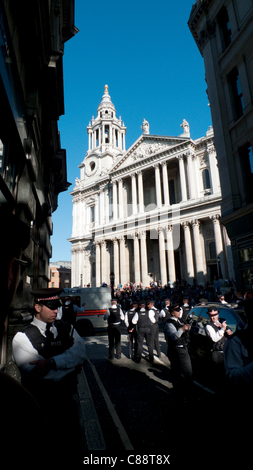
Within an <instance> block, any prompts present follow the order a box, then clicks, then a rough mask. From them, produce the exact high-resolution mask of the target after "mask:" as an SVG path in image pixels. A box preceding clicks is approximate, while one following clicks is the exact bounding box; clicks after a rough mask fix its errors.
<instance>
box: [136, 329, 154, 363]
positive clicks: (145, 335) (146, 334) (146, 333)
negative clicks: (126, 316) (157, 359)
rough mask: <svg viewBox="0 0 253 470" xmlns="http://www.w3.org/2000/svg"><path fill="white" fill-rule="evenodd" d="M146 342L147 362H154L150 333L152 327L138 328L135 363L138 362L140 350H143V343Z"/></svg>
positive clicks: (151, 333)
mask: <svg viewBox="0 0 253 470" xmlns="http://www.w3.org/2000/svg"><path fill="white" fill-rule="evenodd" d="M144 339H145V340H146V343H147V347H148V352H149V360H150V362H153V360H154V353H153V349H154V335H153V331H152V326H148V327H142V328H138V333H137V352H136V362H140V360H141V355H142V349H143V341H144Z"/></svg>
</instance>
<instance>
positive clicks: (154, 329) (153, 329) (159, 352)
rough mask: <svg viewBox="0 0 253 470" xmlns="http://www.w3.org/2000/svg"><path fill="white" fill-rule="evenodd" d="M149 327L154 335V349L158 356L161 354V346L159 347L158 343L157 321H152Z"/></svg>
mask: <svg viewBox="0 0 253 470" xmlns="http://www.w3.org/2000/svg"><path fill="white" fill-rule="evenodd" d="M151 328H152V331H153V336H154V339H153V342H154V349H155V350H156V352H157V356H158V357H160V356H161V348H160V343H159V325H158V323H154V324H153V325H152V327H151Z"/></svg>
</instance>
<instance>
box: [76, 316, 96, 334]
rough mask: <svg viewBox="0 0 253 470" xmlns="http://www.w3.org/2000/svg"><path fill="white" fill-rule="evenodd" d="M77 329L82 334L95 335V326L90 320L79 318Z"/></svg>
mask: <svg viewBox="0 0 253 470" xmlns="http://www.w3.org/2000/svg"><path fill="white" fill-rule="evenodd" d="M75 329H76V331H77V333H78V334H79V335H80V336H92V335H94V328H93V325H92V323H91V322H90V321H89V320H79V321H77V322H76V326H75Z"/></svg>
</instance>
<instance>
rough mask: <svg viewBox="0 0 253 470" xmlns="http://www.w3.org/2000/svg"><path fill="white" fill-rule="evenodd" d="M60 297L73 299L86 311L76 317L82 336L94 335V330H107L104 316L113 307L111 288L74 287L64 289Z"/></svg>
mask: <svg viewBox="0 0 253 470" xmlns="http://www.w3.org/2000/svg"><path fill="white" fill-rule="evenodd" d="M60 297H73V298H74V303H75V304H76V305H77V306H78V307H82V305H83V303H85V306H84V311H83V312H82V313H77V315H76V326H75V328H76V330H77V332H78V333H79V334H80V335H81V336H86V335H89V334H93V333H94V329H97V328H99V329H100V328H107V323H106V322H105V321H104V314H105V313H106V310H107V308H109V307H110V306H111V289H110V288H109V287H73V288H66V289H63V292H62V293H61V295H60Z"/></svg>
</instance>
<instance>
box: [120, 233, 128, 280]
mask: <svg viewBox="0 0 253 470" xmlns="http://www.w3.org/2000/svg"><path fill="white" fill-rule="evenodd" d="M119 248H120V284H122V285H124V284H126V282H128V281H129V279H126V250H125V237H124V235H122V236H120V237H119Z"/></svg>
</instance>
